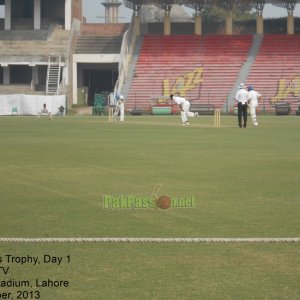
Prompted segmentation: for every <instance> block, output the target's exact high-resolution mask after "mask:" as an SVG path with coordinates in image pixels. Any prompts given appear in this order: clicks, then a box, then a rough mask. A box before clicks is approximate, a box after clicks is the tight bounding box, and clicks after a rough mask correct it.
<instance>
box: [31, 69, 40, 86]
mask: <svg viewBox="0 0 300 300" xmlns="http://www.w3.org/2000/svg"><path fill="white" fill-rule="evenodd" d="M32 82H33V84H34V85H35V86H36V85H38V84H39V69H38V66H33V67H32Z"/></svg>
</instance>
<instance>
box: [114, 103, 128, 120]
mask: <svg viewBox="0 0 300 300" xmlns="http://www.w3.org/2000/svg"><path fill="white" fill-rule="evenodd" d="M119 113H120V121H121V122H123V121H124V115H125V107H124V100H119V101H118V102H117V104H116V107H115V111H114V115H113V119H114V121H115V122H116V121H117V116H118V115H119Z"/></svg>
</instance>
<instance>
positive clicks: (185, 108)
mask: <svg viewBox="0 0 300 300" xmlns="http://www.w3.org/2000/svg"><path fill="white" fill-rule="evenodd" d="M173 100H174V102H175V103H176V104H177V105H179V106H180V107H181V108H182V110H181V121H182V123H188V117H195V113H193V112H190V106H191V105H190V102H189V101H188V100H186V99H185V98H183V97H179V96H173Z"/></svg>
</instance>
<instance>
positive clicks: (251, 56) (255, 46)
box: [224, 34, 263, 112]
mask: <svg viewBox="0 0 300 300" xmlns="http://www.w3.org/2000/svg"><path fill="white" fill-rule="evenodd" d="M262 40H263V36H262V35H260V34H255V35H254V36H253V43H252V46H251V48H250V50H249V53H248V58H247V61H246V62H245V63H244V64H243V65H242V67H241V70H240V73H239V75H238V77H237V80H236V81H235V85H234V86H233V88H232V90H231V92H230V94H229V96H228V99H227V103H226V104H225V107H224V110H225V111H227V112H228V111H231V110H232V109H233V106H234V103H235V95H236V92H237V89H238V86H239V84H240V83H244V82H246V81H247V78H248V75H249V73H250V70H251V66H252V64H253V62H254V61H255V58H256V56H257V54H258V53H259V49H260V46H261V43H262Z"/></svg>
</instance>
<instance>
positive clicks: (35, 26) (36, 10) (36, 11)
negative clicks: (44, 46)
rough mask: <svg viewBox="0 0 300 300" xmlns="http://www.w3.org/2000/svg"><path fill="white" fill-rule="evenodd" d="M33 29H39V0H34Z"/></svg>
mask: <svg viewBox="0 0 300 300" xmlns="http://www.w3.org/2000/svg"><path fill="white" fill-rule="evenodd" d="M33 14H34V16H33V29H37V30H39V29H41V0H34V9H33Z"/></svg>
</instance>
